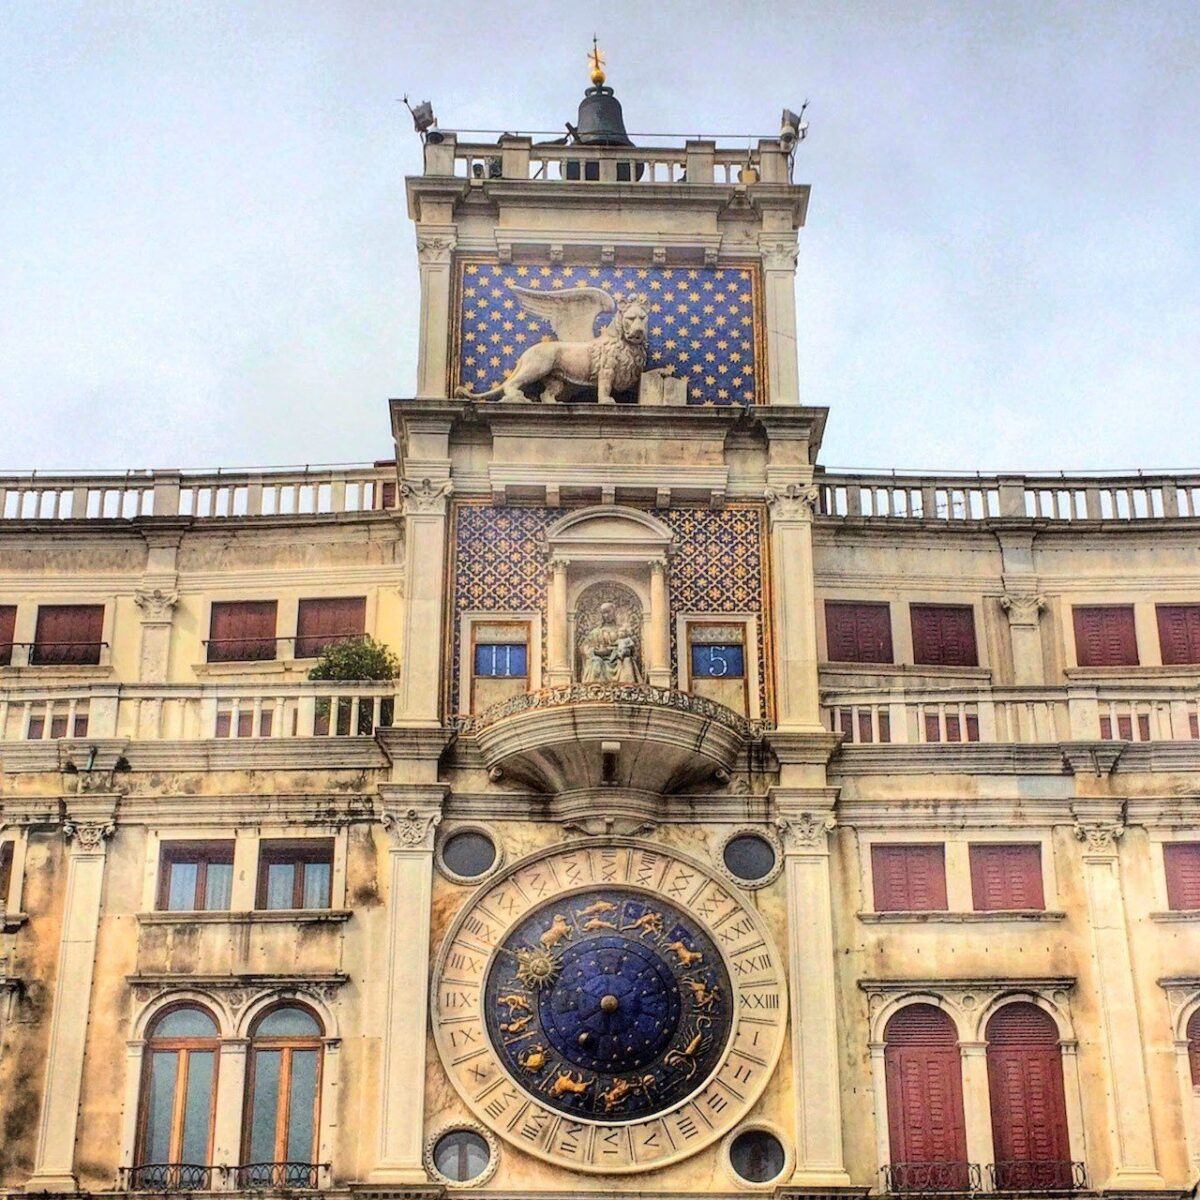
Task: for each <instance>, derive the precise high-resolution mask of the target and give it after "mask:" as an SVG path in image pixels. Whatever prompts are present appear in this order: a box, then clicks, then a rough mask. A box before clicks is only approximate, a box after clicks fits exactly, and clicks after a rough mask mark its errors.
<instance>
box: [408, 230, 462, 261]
mask: <svg viewBox="0 0 1200 1200" xmlns="http://www.w3.org/2000/svg"><path fill="white" fill-rule="evenodd" d="M453 253H454V239H453V238H452V237H438V236H431V235H421V234H418V235H417V260H418V261H419V262H422V263H448V262H449V261H450V256H451V254H453Z"/></svg>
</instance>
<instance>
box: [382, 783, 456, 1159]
mask: <svg viewBox="0 0 1200 1200" xmlns="http://www.w3.org/2000/svg"><path fill="white" fill-rule="evenodd" d="M444 792H445V789H444V788H441V787H439V786H437V785H434V786H432V787H420V788H415V787H414V788H404V789H396V790H395V791H394V792H393V793H392V794H391V795H389V796H388V797H386V799H385V803H386V804H387V805H388V807H386V808H385V809H384V811H383V816H382V821H383V827H384V828H385V829H386V830H387V831H388V834H389V835H390V839H391V844H390V847H389V851H388V860H389V864H390V865H389V874H388V897H387V904H388V911H387V924H388V933H387V969H386V971H385V974H384V979H385V981H386V982H385V986H386V988H387V993H386V999H385V1005H384V1008H385V1015H384V1030H383V1060H382V1068H381V1074H380V1096H381V1101H382V1103H381V1107H380V1114H379V1120H380V1136H379V1161H378V1162H377V1163H376V1166H375V1169H374V1170H373V1171H372V1172H371V1180H372V1181H373V1182H376V1183H385V1182H386V1183H425V1182H427V1179H426V1175H425V1167H424V1165H423V1163H422V1158H421V1151H422V1144H423V1140H424V1137H425V1036H426V1032H427V1025H428V1021H429V922H430V902H431V896H432V891H433V840H434V833H435V831H436V829H437V826H438V823H439V822H440V821H441V814H442V798H443V796H444Z"/></svg>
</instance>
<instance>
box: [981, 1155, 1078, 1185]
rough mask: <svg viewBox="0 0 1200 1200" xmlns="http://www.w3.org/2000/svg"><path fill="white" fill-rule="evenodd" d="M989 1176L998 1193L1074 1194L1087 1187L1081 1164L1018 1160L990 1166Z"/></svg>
mask: <svg viewBox="0 0 1200 1200" xmlns="http://www.w3.org/2000/svg"><path fill="white" fill-rule="evenodd" d="M988 1175H989V1178H990V1181H991V1185H992V1190H993V1191H997V1192H1075V1191H1079V1190H1080V1189H1081V1188H1086V1187H1087V1166H1086V1164H1084V1163H1081V1162H1068V1161H1061V1162H1058V1161H1054V1160H1048V1161H1047V1160H1044V1159H1043V1160H1037V1159H1026V1158H1016V1159H1008V1160H1006V1161H1004V1162H997V1163H991V1164H990V1165H989V1166H988Z"/></svg>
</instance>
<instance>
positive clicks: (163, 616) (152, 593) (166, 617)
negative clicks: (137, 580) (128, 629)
mask: <svg viewBox="0 0 1200 1200" xmlns="http://www.w3.org/2000/svg"><path fill="white" fill-rule="evenodd" d="M133 602H134V604H136V605H137V606H138V608H140V609H141V610H142V624H143V625H160V624H161V625H169V624H170V622H171V613H172V611H173V609H174V608H175V605H177V604H178V603H179V593H178V592H177V591H174V590H171V591H168V590H167V589H165V588H160V587H156V588H139V589H138V590H137V591H136V592H134V594H133Z"/></svg>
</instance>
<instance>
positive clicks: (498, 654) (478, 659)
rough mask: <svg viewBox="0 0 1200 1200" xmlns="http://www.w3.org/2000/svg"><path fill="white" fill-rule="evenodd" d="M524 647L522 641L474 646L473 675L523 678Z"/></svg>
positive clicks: (495, 677) (524, 665) (492, 677)
mask: <svg viewBox="0 0 1200 1200" xmlns="http://www.w3.org/2000/svg"><path fill="white" fill-rule="evenodd" d="M526 661H527V660H526V648H525V644H524V643H523V642H511V643H502V644H497V645H491V646H476V647H475V676H476V678H487V679H524V678H525V676H526V675H527V674H528V671H527V670H526Z"/></svg>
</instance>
